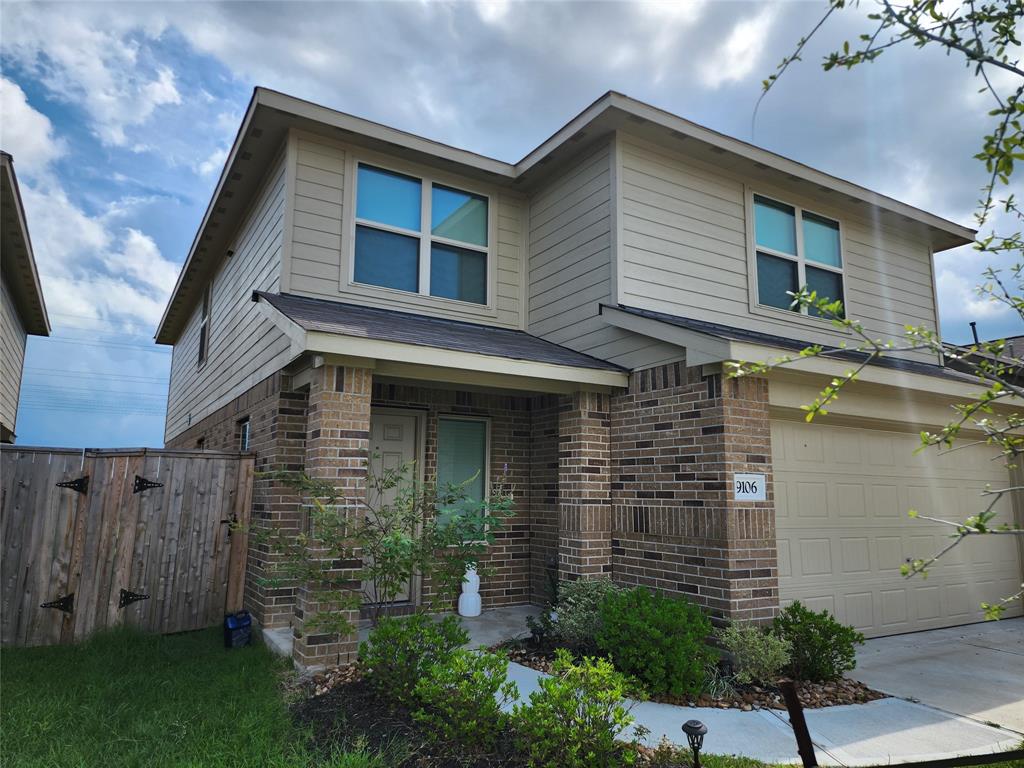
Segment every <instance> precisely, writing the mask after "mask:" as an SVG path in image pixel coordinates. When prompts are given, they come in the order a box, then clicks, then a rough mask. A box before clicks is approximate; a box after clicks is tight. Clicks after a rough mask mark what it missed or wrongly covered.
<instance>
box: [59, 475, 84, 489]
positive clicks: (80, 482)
mask: <svg viewBox="0 0 1024 768" xmlns="http://www.w3.org/2000/svg"><path fill="white" fill-rule="evenodd" d="M57 487H58V488H70V489H71V490H73V491H78V492H79V493H88V491H89V476H88V475H82V476H81V477H79V478H78V479H76V480H65V481H64V482H62V483H57Z"/></svg>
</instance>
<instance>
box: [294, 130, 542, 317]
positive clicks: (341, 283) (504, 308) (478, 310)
mask: <svg viewBox="0 0 1024 768" xmlns="http://www.w3.org/2000/svg"><path fill="white" fill-rule="evenodd" d="M289 142H290V144H289V153H290V155H291V157H292V158H293V160H292V162H290V163H289V173H290V174H291V175H292V176H293V178H292V179H291V183H292V185H293V187H294V201H295V204H294V207H295V210H294V214H293V216H292V222H291V228H290V230H291V241H290V253H289V254H288V258H287V261H288V262H289V263H290V266H289V267H288V268H287V277H286V282H285V285H284V286H283V290H285V291H287V292H290V293H296V294H300V295H303V296H313V297H316V298H321V299H332V300H334V301H347V302H352V303H355V304H363V305H367V306H373V307H386V308H389V309H401V310H405V311H409V312H416V313H418V314H424V315H433V316H436V317H447V318H452V319H455V320H468V321H471V322H479V323H484V324H487V325H500V326H503V327H506V328H520V327H522V323H523V319H522V317H521V303H522V293H523V264H522V242H523V215H524V213H523V210H524V204H523V201H522V200H521V199H520V198H519V197H517V196H516V195H514V194H511V193H507V192H504V191H501V190H497V189H494V190H485V191H487V192H488V193H489V194H490V200H491V205H493V206H495V227H494V230H493V236H494V238H495V260H494V264H495V267H496V284H495V285H494V301H493V305H492V306H491V307H490V308H485V307H476V306H473V305H467V304H464V303H462V302H454V301H448V300H445V299H437V298H434V297H429V296H420V295H417V294H415V293H406V292H400V291H387V290H382V289H379V288H375V287H372V286H360V285H350V284H349V259H350V253H349V252H350V251H351V243H350V242H349V241H350V239H351V238H350V236H349V233H350V232H351V231H352V219H351V216H352V215H353V212H352V211H348V210H346V205H347V206H348V207H350V208H352V207H354V195H352V194H351V192H352V190H346V185H347V184H350V183H351V178H350V177H352V176H354V175H355V164H356V162H357V160H356V158H359V159H361V160H366V161H368V162H374V161H375V160H377V158H376V156H373V155H372V154H371V153H366V152H364V151H362V150H359V149H357V148H352V147H349V146H348V145H346V144H343V143H340V142H335V141H332V140H331V139H328V138H325V137H322V136H318V135H315V134H306V133H302V132H293V133H292V134H291V136H290V138H289ZM379 161H380V162H383V163H384V164H387V165H389V166H394V165H396V164H397V165H398V168H399V170H407V172H409V173H410V174H414V175H415V174H417V173H424V172H425V173H432V175H433V176H434V177H435V178H437V177H438V176H440V178H439V180H443V181H444V183H446V184H451V185H453V186H455V187H459V186H460V181H459V178H458V177H452V176H451V174H437V173H433V172H432V171H430V170H429V169H420V168H416V167H409V168H408V169H406V168H405V167H404V165H402V161H399V160H397V159H396V160H394V161H392V162H388V159H387V158H383V159H381V160H379ZM462 185H463V186H465V187H467V188H468V189H471V190H476V189H478V188H479V187H480V186H481V185H480V184H479V183H477V182H474V181H469V180H465V181H463V182H462ZM346 192H348V194H346Z"/></svg>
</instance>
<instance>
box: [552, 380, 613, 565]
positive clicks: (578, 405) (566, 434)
mask: <svg viewBox="0 0 1024 768" xmlns="http://www.w3.org/2000/svg"><path fill="white" fill-rule="evenodd" d="M608 410H609V397H608V395H605V394H600V393H597V392H576V393H575V394H573V395H572V397H570V398H569V400H568V402H567V403H564V404H563V407H562V408H561V410H560V411H559V414H558V441H559V445H558V507H559V522H558V558H559V571H560V576H561V578H563V579H568V580H574V579H580V578H597V577H601V576H610V575H611V572H612V548H611V532H612V504H611V496H610V493H609V491H610V488H611V451H610V439H611V436H610V427H611V422H610V419H609V415H608Z"/></svg>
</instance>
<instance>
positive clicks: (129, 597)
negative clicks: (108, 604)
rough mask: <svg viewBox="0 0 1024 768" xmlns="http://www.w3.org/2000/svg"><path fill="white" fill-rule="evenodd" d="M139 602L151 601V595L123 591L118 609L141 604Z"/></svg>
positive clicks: (118, 601)
mask: <svg viewBox="0 0 1024 768" xmlns="http://www.w3.org/2000/svg"><path fill="white" fill-rule="evenodd" d="M139 600H149V595H143V594H140V593H138V592H130V591H129V590H127V589H122V590H121V595H120V596H119V597H118V598H117V607H118V608H124V607H125V606H126V605H131V604H132V603H137V602H139Z"/></svg>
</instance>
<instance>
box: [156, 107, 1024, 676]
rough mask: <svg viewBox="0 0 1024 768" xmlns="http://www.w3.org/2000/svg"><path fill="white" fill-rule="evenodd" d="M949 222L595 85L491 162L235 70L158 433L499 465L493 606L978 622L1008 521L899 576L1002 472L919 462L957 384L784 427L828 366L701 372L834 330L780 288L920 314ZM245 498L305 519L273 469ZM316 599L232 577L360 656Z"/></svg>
mask: <svg viewBox="0 0 1024 768" xmlns="http://www.w3.org/2000/svg"><path fill="white" fill-rule="evenodd" d="M973 235H974V233H973V232H972V231H971V230H969V229H967V228H965V227H962V226H959V225H957V224H954V223H952V222H949V221H946V220H944V219H941V218H939V217H937V216H934V215H932V214H929V213H926V212H924V211H921V210H918V209H916V208H913V207H911V206H909V205H906V204H903V203H900V202H898V201H896V200H893V199H891V198H888V197H885V196H883V195H880V194H877V193H875V192H872V191H870V190H867V189H864V188H862V187H859V186H857V185H855V184H851V183H849V182H846V181H843V180H841V179H838V178H835V177H833V176H829V175H828V174H825V173H822V172H820V171H817V170H814V169H813V168H809V167H807V166H805V165H801V164H800V163H798V162H794V161H792V160H788V159H786V158H784V157H780V156H778V155H775V154H772V153H771V152H767V151H765V150H762V149H759V148H757V147H754V146H751V145H750V144H746V143H744V142H741V141H738V140H736V139H733V138H730V137H728V136H724V135H722V134H719V133H716V132H714V131H711V130H708V129H706V128H703V127H701V126H699V125H695V124H694V123H692V122H689V121H687V120H684V119H682V118H680V117H677V116H675V115H672V114H669V113H666V112H663V111H661V110H658V109H656V108H654V107H651V106H649V105H647V104H643V103H640V102H638V101H635V100H633V99H631V98H628V97H626V96H623V95H621V94H618V93H614V92H612V93H608V94H606V95H604V96H602V97H601V98H600V99H598V100H597V101H596V102H594V104H592V105H591V106H590V107H588V108H587V109H586V110H585V111H584V112H582V113H581V114H579V115H578V116H576V117H575V118H573V119H572V120H571V121H570V122H569V123H568V124H567V125H566V126H565V127H564V128H562V129H561V130H560V131H558V132H557V133H556V134H555V135H553V136H552V137H551V138H550V139H548V140H547V141H545V142H544V143H543V144H541V145H540V146H539V147H538V148H537V149H535V150H534V151H532V152H531V153H530V154H528V155H527V156H526V157H525V158H523V159H522V160H521V161H519V162H518V163H506V162H502V161H498V160H494V159H491V158H488V157H482V156H480V155H477V154H474V153H472V152H467V151H464V150H461V149H457V148H454V147H450V146H447V145H444V144H440V143H438V142H435V141H429V140H427V139H424V138H421V137H419V136H414V135H411V134H408V133H405V132H402V131H399V130H395V129H393V128H389V127H387V126H383V125H379V124H376V123H373V122H370V121H367V120H363V119H360V118H357V117H353V116H351V115H347V114H344V113H341V112H337V111H335V110H332V109H327V108H325V107H321V106H317V105H315V104H311V103H308V102H305V101H301V100H299V99H295V98H292V97H289V96H286V95H283V94H280V93H276V92H273V91H268V90H264V89H257V90H256V91H255V93H254V96H253V99H252V102H251V103H250V106H249V109H248V111H247V113H246V115H245V119H244V121H243V123H242V126H241V128H240V130H239V132H238V136H237V138H236V140H235V143H234V146H233V148H232V150H231V153H230V156H229V158H228V160H227V163H226V166H225V168H224V171H223V174H222V175H221V178H220V181H219V183H218V185H217V188H216V191H215V193H214V195H213V199H212V201H211V202H210V205H209V208H208V210H207V212H206V215H205V218H204V220H203V222H202V225H201V227H200V229H199V232H198V234H197V236H196V238H195V241H194V243H193V246H192V249H191V251H190V253H189V255H188V260H187V262H186V264H185V266H184V269H183V271H182V274H181V277H180V278H179V280H178V284H177V287H176V288H175V290H174V293H173V296H172V298H171V300H170V303H169V305H168V307H167V310H166V313H165V315H164V317H163V320H162V322H161V324H160V327H159V330H158V333H157V341H158V342H159V343H161V344H173V345H174V358H173V364H172V372H171V384H170V394H169V402H168V414H167V430H166V440H167V444H168V445H169V446H172V447H178V446H180V447H196V446H206V447H208V448H216V449H225V448H245V449H250V450H254V451H256V453H257V457H258V458H257V461H258V468H259V469H295V470H298V469H304V470H305V471H306V472H308V473H310V474H311V475H314V476H318V477H322V478H329V479H332V480H335V481H336V482H337V484H338V485H339V486H340V487H342V488H343V489H344V493H345V495H346V498H347V499H348V500H349V502H350V503H352V504H353V505H354V504H358V503H359V501H360V500H361V499H362V498H363V496H364V494H365V492H366V488H365V470H364V468H363V460H364V457H365V456H367V455H374V456H376V457H377V458H376V459H375V461H387V462H396V461H400V460H414V461H416V463H417V464H416V466H417V467H418V469H419V471H420V472H421V473H424V474H425V475H427V476H431V477H436V478H438V479H439V480H440V481H442V482H444V481H448V480H451V481H462V480H464V479H466V478H469V477H473V476H474V475H476V473H478V472H479V475H478V482H477V485H476V486H475V487H474V488H473V492H474V493H476V494H482V493H484V492H485V490H486V487H485V484H486V483H488V482H493V481H494V480H495V478H497V477H498V476H499V475H502V474H505V475H506V478H507V481H508V482H509V483H511V485H512V486H513V488H514V492H515V517H514V518H513V519H512V520H511V521H510V523H509V524H508V525H507V526H506V527H505V528H504V529H503V530H502V531H501V532H500V534H499V538H498V542H497V544H496V545H495V546H493V547H492V548H491V551H490V554H489V560H490V564H491V565H492V566H493V568H494V575H493V576H491V577H490V578H489V579H487V580H486V581H485V583H484V585H483V588H482V593H483V597H484V603H485V606H486V607H491V606H499V605H510V604H516V603H528V602H541V601H542V600H543V599H544V598H545V596H546V590H547V587H548V584H549V583H550V580H551V577H552V576H554V575H557V576H559V577H561V578H570V579H571V578H586V577H593V576H597V575H605V576H611V577H612V578H613V579H615V580H616V581H619V582H623V583H627V584H646V585H650V586H651V587H654V588H657V589H661V590H665V591H666V592H669V593H676V594H683V595H686V596H688V597H690V598H691V599H693V600H696V601H698V602H699V603H701V604H702V605H704V606H706V607H707V608H708V609H710V610H711V611H712V612H713V614H714V615H715V616H716V617H717V618H719V619H723V620H729V619H751V620H765V619H767V618H769V617H771V616H772V615H773V614H774V613H775V612H776V611H777V609H778V607H779V605H780V604H785V603H786V602H788V601H792V600H794V599H800V600H803V601H804V602H805V603H807V604H809V605H811V606H813V607H814V608H816V609H821V608H828V609H829V610H831V611H833V612H834V613H835V614H837V615H838V617H839V618H840V619H841V620H842V621H844V622H848V623H851V624H853V625H855V626H857V627H858V628H860V629H862V630H863V631H865V632H866V633H868V634H871V635H881V634H888V633H897V632H904V631H910V630H915V629H925V628H932V627H940V626H947V625H954V624H958V623H964V622H968V621H974V620H977V619H978V616H979V614H978V604H979V602H980V601H981V600H982V599H985V598H988V597H991V596H992V595H993V594H1000V593H1001V592H1000V591H1002V593H1006V594H1009V593H1010V592H1012V591H1015V585H1017V584H1019V583H1020V576H1021V570H1020V562H1019V559H1018V554H1017V552H1016V550H1015V549H1014V547H1013V545H1012V543H1010V542H1005V541H991V542H977V543H976V544H975V546H973V547H962V548H960V549H959V550H958V551H957V552H958V554H957V556H956V559H953V560H951V561H948V562H947V563H945V564H944V565H943V566H942V567H941V568H937V569H936V570H935V572H934V573H933V575H932V577H931V578H930V579H928V580H927V581H920V580H915V581H906V580H904V579H902V578H901V577H900V575H899V567H900V565H901V564H902V563H903V562H904V561H905V560H906V558H908V557H911V556H919V555H922V554H927V553H930V552H931V551H932V550H933V549H934V548H935V546H936V545H937V544H939V542H940V541H941V538H940V537H941V535H942V533H941V531H939V530H936V529H935V528H934V527H931V526H930V525H929V524H927V523H924V522H921V521H912V520H909V519H908V517H907V514H906V512H907V510H908V509H910V508H912V507H916V508H918V509H922V510H923V509H929V510H932V511H933V512H935V513H937V514H939V515H942V514H948V515H953V516H956V515H958V514H960V513H961V512H962V510H964V509H966V508H968V505H970V504H972V503H973V502H974V501H975V500H976V496H977V494H978V493H979V492H980V491H981V490H982V489H983V488H984V486H985V484H986V483H988V482H995V483H1001V482H1004V481H1005V479H1006V477H1005V475H1006V473H1005V470H1004V469H1002V468H1001V467H1000V465H999V463H998V462H992V461H989V456H988V455H987V454H986V453H985V452H984V451H981V450H977V449H971V450H965V451H961V452H957V453H955V454H953V455H952V456H950V457H945V458H940V457H938V456H936V454H935V453H932V452H928V453H919V454H915V453H914V452H913V448H914V447H915V445H916V444H917V441H918V438H917V435H916V433H917V431H918V430H919V429H921V428H922V427H933V426H937V425H939V424H941V423H944V422H945V421H946V420H947V419H948V417H949V414H950V410H949V409H950V405H951V404H953V403H955V402H957V401H958V400H960V399H962V398H965V397H968V396H969V395H970V394H971V393H973V392H974V391H975V390H976V389H977V386H976V385H974V384H972V383H971V382H970V381H969V380H967V379H966V378H965V377H964V376H963V375H962V374H958V373H956V372H953V371H950V370H948V369H946V368H944V367H943V365H942V361H941V360H938V359H935V358H930V357H928V356H925V355H921V354H907V355H904V356H903V357H901V358H899V359H896V360H891V361H889V362H888V363H887V364H885V365H876V366H871V367H870V368H868V369H867V370H865V371H864V372H863V374H862V375H861V377H860V380H859V381H858V382H857V383H856V384H855V385H853V387H852V388H851V390H850V391H849V392H848V393H846V394H844V395H843V397H842V398H840V400H839V401H838V402H837V403H836V404H835V406H834V407H833V408H832V409H831V415H830V417H829V418H827V419H824V420H821V421H820V423H819V422H816V423H814V424H811V425H808V424H806V423H805V422H804V421H803V413H802V411H801V410H800V405H802V404H804V403H806V402H808V401H809V400H812V399H813V398H814V396H815V394H816V393H817V391H818V389H819V388H820V387H821V386H822V385H823V383H824V382H826V381H827V380H828V379H829V377H830V376H832V375H835V374H836V373H841V372H843V371H844V370H846V369H847V368H848V367H849V362H848V361H842V360H829V359H815V360H807V361H804V362H802V363H801V364H799V365H796V366H792V367H787V368H785V369H779V370H776V371H773V372H772V373H771V374H769V375H767V376H764V377H760V378H752V379H743V380H733V379H729V378H728V377H726V376H724V375H723V364H724V363H725V362H726V361H730V360H763V359H766V358H771V357H773V356H776V355H778V354H781V353H783V352H789V351H792V350H795V349H800V348H801V347H803V346H805V345H806V344H808V343H812V342H813V343H821V344H825V345H839V344H840V343H842V342H844V341H846V342H850V341H851V339H849V338H847V336H846V335H845V334H844V333H843V332H841V331H838V330H837V329H835V328H834V327H833V326H832V325H831V324H830V323H829V322H828V321H827V320H826V319H823V318H821V317H816V316H814V315H813V314H809V313H806V312H802V311H794V310H792V309H791V308H790V298H789V296H788V295H787V291H793V290H796V289H797V287H798V286H800V285H804V284H807V285H810V286H811V287H813V288H815V289H816V290H818V292H819V294H821V295H829V296H832V297H835V298H841V299H842V300H843V301H844V302H845V306H846V311H847V312H848V313H849V315H850V316H855V317H857V318H859V319H861V320H862V321H863V323H864V326H865V328H866V329H867V330H868V331H869V332H870V333H872V334H874V335H877V336H879V337H882V338H893V337H899V336H900V335H901V333H902V329H903V327H904V325H905V324H907V323H910V324H914V325H926V326H928V327H931V328H935V327H937V326H938V309H937V306H936V297H935V275H934V267H933V260H932V256H933V254H934V253H935V252H938V251H942V250H945V249H948V248H953V247H956V246H959V245H963V244H965V243H969V242H971V240H972V239H973ZM254 504H255V509H254V514H255V517H256V518H257V519H259V520H262V521H265V522H266V521H269V522H275V523H281V524H285V525H290V526H293V527H296V528H297V527H299V526H301V525H302V524H303V513H302V510H301V507H300V505H299V504H298V500H297V499H296V498H295V497H294V496H292V495H290V494H289V493H288V492H286V491H285V490H284V489H282V488H281V487H279V486H275V485H274V484H273V483H271V482H269V481H267V480H264V481H261V484H260V486H259V487H258V488H257V489H256V494H255V501H254ZM1006 512H1007V514H1009V510H1007V511H1006ZM993 538H995V537H993ZM268 556H269V554H268V552H266V551H261V550H259V549H258V548H256V549H254V550H253V551H252V552H251V554H250V563H249V573H250V574H251V575H252V576H253V577H259V576H260V575H261V574H262V573H263V572H264V569H265V566H266V562H267V557H268ZM429 589H430V585H429V584H422V583H414V584H411V585H410V586H409V590H408V596H407V597H408V601H407V602H408V604H416V603H417V602H418V601H420V600H422V599H423V596H424V595H425V594H428V593H429ZM315 599H316V596H315V595H311V594H308V593H306V592H305V591H302V590H293V589H279V590H272V589H268V588H266V586H265V585H264V584H263V583H262V582H260V580H259V579H258V578H250V579H249V582H248V585H247V596H246V600H247V605H248V607H249V608H250V609H251V610H252V611H253V612H254V614H255V615H256V617H257V618H258V619H259V620H260V621H261V622H262V624H263V625H264V626H265V627H280V626H287V625H288V624H292V625H293V627H294V632H295V644H294V655H295V658H296V660H297V661H299V662H300V663H303V664H322V663H330V662H336V661H337V660H338V659H339V658H344V657H346V656H348V655H349V654H351V653H352V651H353V649H354V645H353V642H352V639H351V638H340V639H339V638H330V637H325V636H319V635H315V634H307V633H304V632H303V631H302V617H303V615H304V612H305V611H306V610H307V608H308V605H309V604H310V602H311V601H314V602H315Z"/></svg>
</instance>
